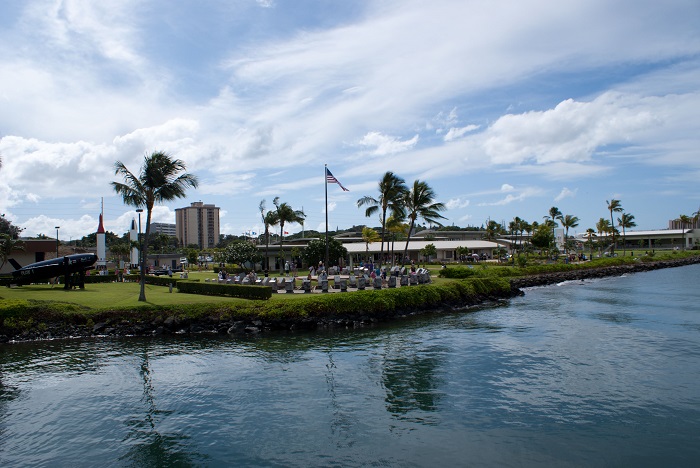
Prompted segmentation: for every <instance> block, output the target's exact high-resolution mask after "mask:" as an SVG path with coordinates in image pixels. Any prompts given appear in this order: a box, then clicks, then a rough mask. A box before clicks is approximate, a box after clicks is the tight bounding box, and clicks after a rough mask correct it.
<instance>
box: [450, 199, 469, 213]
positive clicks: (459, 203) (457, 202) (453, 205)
mask: <svg viewBox="0 0 700 468" xmlns="http://www.w3.org/2000/svg"><path fill="white" fill-rule="evenodd" d="M445 206H446V207H447V209H448V210H455V209H460V208H466V207H467V206H469V200H466V199H465V200H462V199H461V198H451V199H449V200H448V201H447V203H445Z"/></svg>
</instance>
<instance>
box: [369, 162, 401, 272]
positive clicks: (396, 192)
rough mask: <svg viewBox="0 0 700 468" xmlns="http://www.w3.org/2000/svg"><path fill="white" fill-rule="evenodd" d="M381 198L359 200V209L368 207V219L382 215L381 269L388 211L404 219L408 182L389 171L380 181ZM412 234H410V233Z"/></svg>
mask: <svg viewBox="0 0 700 468" xmlns="http://www.w3.org/2000/svg"><path fill="white" fill-rule="evenodd" d="M378 188H379V198H374V197H370V196H364V197H362V198H360V199H359V200H357V207H358V208H359V207H361V206H365V205H367V209H366V210H365V216H367V217H368V218H369V217H370V216H373V215H374V214H375V213H377V212H379V213H381V221H382V246H381V249H380V253H379V267H380V268H381V266H382V260H383V257H384V239H385V237H384V236H385V233H386V220H387V216H386V213H387V211H390V212H391V213H392V214H394V215H396V216H397V217H399V218H403V217H404V208H403V202H404V193H406V192H407V188H406V181H405V180H403V179H402V178H401V177H399V176H397V175H396V174H394V173H393V172H391V171H388V172H387V173H386V174H384V176H383V177H382V178H381V180H380V181H379V187H378ZM409 234H410V233H409Z"/></svg>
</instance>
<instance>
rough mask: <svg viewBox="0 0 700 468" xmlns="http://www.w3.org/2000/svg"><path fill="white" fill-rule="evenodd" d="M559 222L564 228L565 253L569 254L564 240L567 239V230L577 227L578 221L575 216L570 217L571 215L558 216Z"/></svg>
mask: <svg viewBox="0 0 700 468" xmlns="http://www.w3.org/2000/svg"><path fill="white" fill-rule="evenodd" d="M559 221H561V225H562V226H564V228H565V229H566V231H565V232H564V248H565V249H566V253H569V249H568V245H567V242H566V240H567V239H568V238H569V228H575V227H576V226H578V222H579V219H578V217H576V216H571V215H559Z"/></svg>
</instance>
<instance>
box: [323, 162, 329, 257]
mask: <svg viewBox="0 0 700 468" xmlns="http://www.w3.org/2000/svg"><path fill="white" fill-rule="evenodd" d="M323 180H325V181H326V261H325V263H324V267H325V268H326V271H328V267H329V265H328V164H324V165H323Z"/></svg>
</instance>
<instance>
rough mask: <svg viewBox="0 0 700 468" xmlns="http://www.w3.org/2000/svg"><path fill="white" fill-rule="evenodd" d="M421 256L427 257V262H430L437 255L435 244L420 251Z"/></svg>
mask: <svg viewBox="0 0 700 468" xmlns="http://www.w3.org/2000/svg"><path fill="white" fill-rule="evenodd" d="M420 254H421V255H422V256H424V257H425V260H426V262H430V257H434V256H436V255H437V247H435V244H428V245H426V246H425V247H423V248H422V249H420Z"/></svg>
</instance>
